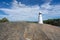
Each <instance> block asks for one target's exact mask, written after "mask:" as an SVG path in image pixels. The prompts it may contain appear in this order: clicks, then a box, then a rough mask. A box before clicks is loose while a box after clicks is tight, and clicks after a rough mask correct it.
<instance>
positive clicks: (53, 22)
mask: <svg viewBox="0 0 60 40" xmlns="http://www.w3.org/2000/svg"><path fill="white" fill-rule="evenodd" d="M44 23H45V24H51V25H55V26H60V18H58V19H48V20H44Z"/></svg>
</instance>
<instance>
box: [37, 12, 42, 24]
mask: <svg viewBox="0 0 60 40" xmlns="http://www.w3.org/2000/svg"><path fill="white" fill-rule="evenodd" d="M38 23H39V24H43V19H42V13H40V12H39V15H38Z"/></svg>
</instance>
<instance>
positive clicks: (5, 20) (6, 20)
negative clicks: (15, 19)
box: [0, 17, 9, 22]
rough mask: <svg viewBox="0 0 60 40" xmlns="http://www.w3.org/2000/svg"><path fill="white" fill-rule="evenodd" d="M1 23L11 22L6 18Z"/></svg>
mask: <svg viewBox="0 0 60 40" xmlns="http://www.w3.org/2000/svg"><path fill="white" fill-rule="evenodd" d="M0 22H9V20H8V19H7V18H5V17H4V18H2V19H1V20H0Z"/></svg>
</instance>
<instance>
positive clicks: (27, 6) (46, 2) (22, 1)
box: [0, 0, 60, 21]
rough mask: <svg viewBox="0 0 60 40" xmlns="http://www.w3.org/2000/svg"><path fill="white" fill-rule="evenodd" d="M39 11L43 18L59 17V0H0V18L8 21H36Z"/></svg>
mask: <svg viewBox="0 0 60 40" xmlns="http://www.w3.org/2000/svg"><path fill="white" fill-rule="evenodd" d="M39 12H41V13H42V15H43V20H45V19H51V18H60V0H0V18H3V17H6V18H8V19H9V20H10V21H38V13H39Z"/></svg>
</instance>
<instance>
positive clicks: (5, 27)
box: [0, 22, 60, 40]
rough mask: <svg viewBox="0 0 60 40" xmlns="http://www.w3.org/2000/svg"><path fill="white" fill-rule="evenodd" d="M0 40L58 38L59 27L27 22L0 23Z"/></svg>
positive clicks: (44, 39)
mask: <svg viewBox="0 0 60 40" xmlns="http://www.w3.org/2000/svg"><path fill="white" fill-rule="evenodd" d="M0 40H60V27H56V26H52V25H48V24H38V23H29V22H5V23H0Z"/></svg>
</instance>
